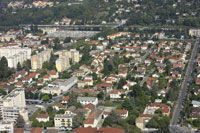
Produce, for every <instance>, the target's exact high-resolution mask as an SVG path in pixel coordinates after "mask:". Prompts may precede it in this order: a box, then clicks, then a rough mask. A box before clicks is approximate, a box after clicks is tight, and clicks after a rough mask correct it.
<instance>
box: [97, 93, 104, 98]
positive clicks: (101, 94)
mask: <svg viewBox="0 0 200 133" xmlns="http://www.w3.org/2000/svg"><path fill="white" fill-rule="evenodd" d="M103 97H104V92H103V91H101V92H100V93H99V94H97V98H98V99H103Z"/></svg>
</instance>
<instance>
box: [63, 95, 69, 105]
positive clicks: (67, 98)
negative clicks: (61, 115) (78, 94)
mask: <svg viewBox="0 0 200 133" xmlns="http://www.w3.org/2000/svg"><path fill="white" fill-rule="evenodd" d="M68 100H69V96H65V97H64V98H63V99H62V101H61V103H62V104H67V102H68Z"/></svg>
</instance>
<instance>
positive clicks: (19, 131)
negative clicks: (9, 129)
mask: <svg viewBox="0 0 200 133" xmlns="http://www.w3.org/2000/svg"><path fill="white" fill-rule="evenodd" d="M14 133H24V129H22V128H15V129H14Z"/></svg>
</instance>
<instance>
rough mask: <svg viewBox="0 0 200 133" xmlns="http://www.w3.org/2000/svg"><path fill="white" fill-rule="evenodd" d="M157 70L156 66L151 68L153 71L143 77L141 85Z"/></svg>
mask: <svg viewBox="0 0 200 133" xmlns="http://www.w3.org/2000/svg"><path fill="white" fill-rule="evenodd" d="M154 71H155V68H153V69H151V71H150V72H149V73H148V74H147V75H146V76H145V77H144V78H143V80H142V81H141V82H140V87H142V86H143V85H144V83H145V82H146V81H147V79H148V78H149V76H150V75H151V74H152V73H153V72H154Z"/></svg>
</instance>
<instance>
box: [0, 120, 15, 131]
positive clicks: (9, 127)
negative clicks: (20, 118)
mask: <svg viewBox="0 0 200 133" xmlns="http://www.w3.org/2000/svg"><path fill="white" fill-rule="evenodd" d="M0 132H8V133H14V126H13V122H6V121H0Z"/></svg>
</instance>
